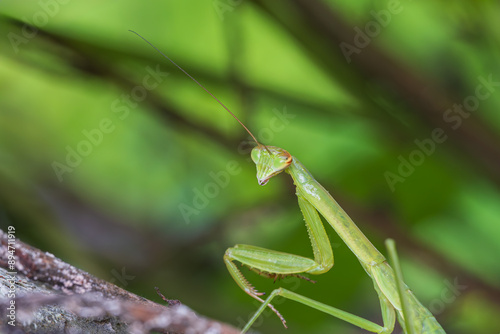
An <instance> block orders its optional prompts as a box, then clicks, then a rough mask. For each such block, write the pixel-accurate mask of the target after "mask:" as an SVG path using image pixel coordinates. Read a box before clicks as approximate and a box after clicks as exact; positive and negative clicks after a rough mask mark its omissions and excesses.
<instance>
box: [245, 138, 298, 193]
mask: <svg viewBox="0 0 500 334" xmlns="http://www.w3.org/2000/svg"><path fill="white" fill-rule="evenodd" d="M252 160H253V162H254V163H255V165H256V166H257V180H258V181H259V184H260V185H261V186H263V185H265V184H266V183H267V182H268V181H269V179H270V178H272V177H273V176H275V175H278V174H279V173H281V172H282V171H284V170H285V169H287V168H288V166H290V164H291V163H292V160H293V158H292V156H291V155H290V153H288V152H287V151H285V150H284V149H282V148H279V147H276V146H264V145H257V146H256V147H254V148H253V150H252Z"/></svg>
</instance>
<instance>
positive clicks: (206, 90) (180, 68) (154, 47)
mask: <svg viewBox="0 0 500 334" xmlns="http://www.w3.org/2000/svg"><path fill="white" fill-rule="evenodd" d="M129 31H130V32H132V33H134V34H136V35H137V36H139V37H140V38H142V39H143V40H144V41H145V42H146V43H148V44H149V45H151V46H152V47H153V49H155V50H156V51H158V52H159V53H160V54H161V55H162V56H163V57H165V58H167V59H168V60H170V62H171V63H172V64H174V65H175V67H177V68H178V69H179V70H181V71H182V72H184V74H185V75H187V76H188V77H190V78H191V80H193V81H194V82H196V83H197V84H198V86H200V87H201V88H203V89H204V90H205V92H207V93H208V94H210V96H212V97H213V98H214V99H215V101H217V102H219V104H220V105H221V106H222V107H224V109H226V110H227V112H228V113H230V114H231V116H233V117H234V118H235V119H236V120H237V121H238V123H240V124H241V126H242V127H243V128H245V130H247V132H248V133H249V134H250V136H252V138H253V140H254V141H255V143H256V144H257V145H260V143H259V142H258V141H257V139H256V138H255V136H254V135H253V134H252V132H250V130H248V128H247V127H246V126H245V124H243V123H242V122H241V121H240V119H239V118H238V117H236V115H235V114H233V113H232V112H231V110H229V108H228V107H226V106H225V105H224V103H222V102H221V101H220V100H219V99H218V98H216V97H215V96H214V94H212V93H210V91H209V90H208V89H206V88H205V86H203V85H202V84H201V83H199V82H198V80H196V79H195V78H193V77H192V76H191V75H190V74H189V73H188V72H186V71H184V69H183V68H182V67H180V66H179V65H177V64H176V63H175V62H174V61H173V60H172V59H170V58H169V57H168V56H167V55H166V54H164V53H163V52H161V51H160V50H159V49H158V48H157V47H156V46H154V45H153V44H152V43H151V42H150V41H148V40H147V39H145V38H144V37H142V36H141V35H139V34H138V33H136V32H135V31H133V30H129ZM264 147H266V149H267V146H264ZM268 150H269V149H268ZM269 153H270V152H269Z"/></svg>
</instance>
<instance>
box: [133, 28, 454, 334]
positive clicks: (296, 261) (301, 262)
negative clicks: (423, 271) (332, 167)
mask: <svg viewBox="0 0 500 334" xmlns="http://www.w3.org/2000/svg"><path fill="white" fill-rule="evenodd" d="M131 32H133V33H134V34H136V35H138V36H139V37H140V38H142V39H143V40H144V41H145V42H146V43H148V44H149V45H150V46H152V47H153V48H154V49H155V50H156V51H158V52H159V53H160V54H161V55H163V56H164V57H165V58H166V59H168V60H169V61H170V62H171V63H172V64H173V65H175V66H176V67H177V68H179V69H180V70H181V71H182V72H184V74H186V75H187V76H188V77H189V78H191V79H192V80H193V81H194V82H196V83H197V84H198V85H199V86H200V87H201V88H203V89H204V90H205V91H206V92H207V93H208V94H210V95H211V96H212V97H213V98H214V99H215V100H216V101H217V102H218V103H219V104H220V105H221V106H222V107H223V108H224V109H225V110H226V111H228V112H229V113H230V114H231V115H232V116H233V117H234V118H235V119H236V120H237V121H238V122H239V123H240V124H241V126H243V128H244V129H245V130H246V131H247V132H248V133H249V134H250V136H251V137H252V138H253V140H254V141H255V143H256V144H257V146H256V147H254V148H253V149H252V152H251V158H252V160H253V162H254V163H255V165H256V166H257V180H258V182H259V184H260V185H262V186H263V185H265V184H266V183H267V182H268V181H269V180H270V179H271V178H272V177H274V176H276V175H278V174H280V173H282V172H285V173H286V174H289V175H290V176H291V177H292V180H293V183H294V184H295V187H296V195H297V199H298V202H299V207H300V210H301V212H302V215H303V216H304V220H305V223H306V228H307V231H308V233H309V237H310V241H311V245H312V249H313V254H314V259H310V258H307V257H303V256H299V255H294V254H288V253H283V252H278V251H275V250H270V249H265V248H261V247H256V246H251V245H236V246H234V247H232V248H229V249H228V250H226V253H225V254H224V262H225V264H226V266H227V269H228V271H229V273H230V274H231V276H232V277H233V279H234V280H235V282H236V283H237V284H238V286H239V287H240V288H241V289H243V291H245V292H246V293H247V294H248V295H250V296H251V297H253V298H255V299H256V300H258V301H259V302H261V303H262V304H261V306H260V307H259V309H258V310H257V311H256V312H255V314H254V315H253V316H252V318H251V319H250V320H249V321H248V323H247V324H246V326H245V327H244V328H243V329H242V331H241V333H245V332H247V331H248V330H249V329H250V327H251V326H252V324H253V323H254V322H255V320H256V319H257V318H258V317H259V316H260V315H261V314H262V312H264V310H265V309H266V308H267V307H269V308H270V309H271V310H272V311H273V312H274V313H276V315H277V316H278V317H279V318H280V320H281V321H282V323H283V325H284V326H285V327H286V321H285V319H284V318H283V316H282V315H281V314H280V313H279V312H278V310H276V308H275V307H274V306H273V305H272V304H271V301H272V300H273V299H274V298H275V297H276V296H282V297H284V298H287V299H291V300H294V301H296V302H299V303H302V304H304V305H307V306H309V307H312V308H314V309H317V310H319V311H322V312H325V313H327V314H330V315H332V316H334V317H336V318H338V319H341V320H344V321H346V322H348V323H351V324H353V325H355V326H358V327H360V328H362V329H365V330H367V331H370V332H373V333H392V332H393V330H394V326H395V322H396V318H397V319H398V321H399V323H400V325H401V327H402V328H403V330H404V331H405V333H411V334H443V333H445V331H444V330H443V329H442V327H441V326H440V325H439V323H438V322H437V320H436V319H435V318H434V316H433V315H432V314H431V312H430V311H429V310H428V309H427V308H425V307H424V306H423V305H422V304H421V303H420V302H419V301H418V299H417V298H416V297H415V295H414V294H413V293H412V291H411V290H410V289H409V288H408V287H407V286H406V284H405V283H404V282H403V278H402V274H401V269H400V266H399V262H398V261H397V254H396V250H395V245H394V241H392V240H387V241H386V245H387V248H388V250H389V254H390V257H391V259H392V260H393V261H392V262H393V265H394V267H395V269H396V270H393V268H392V267H391V266H390V265H389V264H388V262H387V260H386V258H385V257H384V256H383V255H382V253H380V252H379V251H378V250H377V249H376V248H375V247H374V246H373V245H372V243H371V242H370V241H369V240H368V239H367V237H366V236H365V235H364V234H363V232H361V230H360V229H359V228H358V227H357V226H356V224H355V223H354V222H353V221H352V220H351V218H350V217H349V216H348V215H347V213H346V212H345V211H344V210H343V209H342V208H341V207H340V206H339V204H338V203H337V202H336V201H335V200H334V199H333V197H332V196H331V195H330V194H329V193H328V191H327V190H326V189H325V188H323V186H321V184H319V183H318V181H316V180H315V179H314V177H313V176H312V175H311V174H310V173H309V171H308V170H307V169H306V168H305V167H304V165H303V164H302V163H301V162H300V161H299V160H298V159H297V158H296V157H294V156H292V155H291V154H290V153H288V152H287V151H286V150H284V149H282V148H279V147H275V146H266V145H263V144H260V143H259V142H258V141H257V139H256V138H255V136H254V135H253V134H252V133H251V132H250V130H248V128H247V127H246V126H245V125H244V124H243V123H242V122H241V121H240V120H239V119H238V118H237V117H236V116H235V115H234V114H233V113H232V112H231V111H230V110H229V109H228V108H227V107H226V106H225V105H224V104H223V103H222V102H221V101H219V99H217V98H216V97H215V96H214V95H213V94H212V93H210V92H209V91H208V90H207V89H206V88H205V87H204V86H203V85H202V84H200V83H199V82H198V81H197V80H196V79H195V78H193V77H192V76H191V75H190V74H188V73H187V72H186V71H184V70H183V69H182V68H181V67H180V66H179V65H177V64H176V63H175V62H174V61H172V60H171V59H170V58H169V57H168V56H166V55H165V54H164V53H163V52H161V51H160V50H159V49H158V48H156V47H155V46H154V45H153V44H151V43H150V42H149V41H148V40H146V39H145V38H144V37H142V36H141V35H139V34H138V33H136V32H135V31H132V30H131ZM320 215H321V216H323V218H324V219H325V220H326V221H327V222H328V223H329V224H330V225H331V226H332V228H333V229H334V230H335V232H337V234H338V235H339V236H340V238H341V239H342V240H343V241H344V242H345V243H346V245H347V246H348V247H349V248H350V250H351V251H352V252H353V253H354V254H355V255H356V257H357V258H358V260H359V262H360V263H361V266H362V267H363V269H364V270H365V271H366V273H367V274H368V276H369V277H370V278H371V279H372V281H373V285H374V288H375V291H376V292H377V294H378V298H379V301H380V307H381V311H382V319H383V326H381V325H378V324H376V323H374V322H372V321H369V320H367V319H364V318H362V317H359V316H356V315H353V314H351V313H348V312H345V311H342V310H340V309H338V308H335V307H332V306H329V305H326V304H323V303H321V302H318V301H316V300H313V299H310V298H308V297H305V296H302V295H299V294H297V293H295V292H292V291H290V290H287V289H284V288H281V287H280V288H277V289H275V290H273V291H272V292H271V294H270V295H269V296H268V297H267V298H266V299H265V300H264V299H262V298H261V296H262V295H264V293H262V292H258V291H257V290H256V289H255V288H254V287H253V286H252V285H251V284H250V283H249V282H248V280H247V279H246V278H245V277H244V276H243V273H242V272H241V271H240V269H239V268H238V267H237V266H236V264H235V262H239V263H241V264H243V265H245V266H247V267H248V268H250V269H251V270H253V271H255V272H257V273H258V274H260V275H262V276H265V277H269V278H278V277H284V276H288V275H293V276H298V277H301V278H305V277H304V276H301V274H304V273H305V274H312V275H319V274H323V273H325V272H327V271H328V270H330V269H331V268H332V266H333V262H334V261H333V251H332V247H331V244H330V241H329V239H328V235H327V233H326V231H325V227H324V226H323V223H322V221H321V218H320ZM306 279H307V278H306Z"/></svg>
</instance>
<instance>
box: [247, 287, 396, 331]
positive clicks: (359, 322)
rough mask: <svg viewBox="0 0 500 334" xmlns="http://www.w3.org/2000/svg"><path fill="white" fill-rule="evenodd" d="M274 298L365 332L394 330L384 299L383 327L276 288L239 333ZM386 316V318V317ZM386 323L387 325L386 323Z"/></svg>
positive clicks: (390, 314) (381, 303)
mask: <svg viewBox="0 0 500 334" xmlns="http://www.w3.org/2000/svg"><path fill="white" fill-rule="evenodd" d="M276 296H282V297H285V298H288V299H290V300H294V301H296V302H299V303H302V304H304V305H307V306H309V307H312V308H314V309H317V310H319V311H322V312H325V313H327V314H330V315H332V316H334V317H336V318H338V319H341V320H344V321H346V322H348V323H351V324H353V325H355V326H358V327H360V328H363V329H365V330H367V331H370V332H373V333H384V334H388V333H391V332H392V330H393V329H394V322H395V316H394V309H393V308H392V306H391V305H390V303H389V302H388V301H387V300H386V299H385V298H383V299H380V305H381V306H382V314H383V315H384V316H383V319H384V327H382V326H380V325H378V324H376V323H374V322H371V321H369V320H366V319H364V318H361V317H358V316H357V315H354V314H351V313H348V312H345V311H342V310H340V309H338V308H335V307H332V306H329V305H326V304H323V303H320V302H318V301H316V300H313V299H311V298H307V297H304V296H302V295H299V294H297V293H295V292H292V291H289V290H287V289H283V288H278V289H276V290H274V291H273V292H272V293H271V294H270V295H269V297H267V299H266V300H265V301H264V302H263V303H262V305H261V306H260V308H259V309H258V310H257V312H255V314H254V315H253V316H252V318H251V319H250V320H249V321H248V323H247V324H246V326H245V327H244V328H243V330H242V331H241V333H242V334H243V333H246V332H247V331H248V330H249V329H250V327H251V326H252V324H253V323H254V322H255V320H257V318H258V317H259V316H260V315H261V313H262V312H264V310H265V308H266V306H269V305H271V304H270V303H271V301H272V300H273V298H274V297H276ZM386 315H387V317H386ZM386 321H388V323H386Z"/></svg>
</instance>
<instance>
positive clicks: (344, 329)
mask: <svg viewBox="0 0 500 334" xmlns="http://www.w3.org/2000/svg"><path fill="white" fill-rule="evenodd" d="M499 14H500V5H499V4H498V2H494V1H467V2H460V3H447V2H436V1H400V2H398V1H389V2H385V1H366V0H364V1H356V2H353V1H321V2H320V1H305V0H302V1H299V0H293V1H229V0H220V1H219V0H213V1H212V0H210V1H195V0H191V1H149V2H139V1H78V0H69V1H55V0H46V1H39V2H35V1H13V0H12V1H8V0H4V1H2V2H1V3H0V32H1V36H2V38H1V40H0V41H1V42H0V43H1V45H0V48H1V49H0V50H1V51H0V57H1V58H0V59H1V60H0V189H1V191H0V196H1V199H0V223H1V228H2V229H5V228H6V226H8V225H13V226H15V227H16V231H17V237H19V238H20V239H21V240H23V241H25V242H28V243H30V244H32V245H34V246H36V247H39V248H41V249H42V250H44V251H49V252H51V253H53V254H54V255H56V256H57V257H60V258H62V259H63V260H65V261H66V262H68V263H70V264H73V265H75V266H77V267H79V268H82V269H84V270H86V271H88V272H90V273H92V274H94V275H96V276H98V277H100V278H103V279H105V280H108V281H112V282H115V283H116V284H117V285H119V286H121V287H123V288H125V289H127V290H129V291H132V292H135V293H137V294H140V295H143V296H145V297H147V298H150V299H152V300H156V301H158V302H161V300H160V298H159V297H158V296H157V295H156V292H155V291H154V289H153V287H154V286H158V287H160V289H161V291H162V292H163V293H164V294H165V295H166V296H167V297H169V298H176V299H180V300H181V302H183V303H185V304H186V305H188V306H190V307H192V308H193V309H194V310H196V311H198V312H199V313H201V314H203V315H206V316H209V317H213V318H215V319H218V320H221V321H225V322H228V323H230V324H233V325H235V326H240V327H241V326H242V325H243V324H244V322H246V320H247V319H248V318H249V317H250V316H251V314H252V313H253V312H254V311H255V310H256V308H257V306H256V304H255V302H254V301H253V300H252V298H250V297H248V296H247V295H246V294H245V293H244V292H243V291H241V290H240V289H239V288H238V286H237V285H236V284H235V283H234V282H233V280H232V279H231V277H230V276H229V274H228V272H227V270H226V268H225V266H224V263H223V261H222V256H223V254H224V251H225V249H227V248H228V247H230V246H232V245H234V244H237V243H245V244H252V245H258V246H262V247H266V248H271V249H276V250H281V251H286V252H292V253H295V254H300V255H305V256H312V251H311V247H310V243H309V240H308V236H307V233H306V230H305V228H304V226H303V220H302V216H301V214H300V212H299V209H298V205H297V200H296V197H295V195H294V187H293V184H292V183H291V180H290V178H289V177H287V176H286V175H285V174H283V175H280V176H279V177H277V178H274V179H272V180H271V181H270V182H269V183H268V184H267V185H266V186H265V187H261V186H259V185H258V184H257V181H256V179H255V166H254V164H253V163H252V162H251V161H250V159H249V149H250V148H251V142H250V141H249V140H248V134H246V133H245V132H244V130H243V129H242V128H241V127H240V126H239V125H238V124H237V122H236V121H235V120H234V119H233V118H232V117H230V116H229V115H228V114H227V113H226V112H225V111H224V110H223V109H222V108H221V107H220V106H219V105H218V104H217V103H216V102H215V101H214V100H213V99H212V98H211V97H210V96H209V95H208V94H206V93H205V92H204V91H203V90H202V89H201V88H200V87H198V86H197V85H196V84H195V83H193V82H192V81H191V80H190V79H189V78H187V77H186V76H185V75H184V74H182V73H181V72H180V71H179V70H178V69H176V68H174V67H173V66H172V65H171V64H170V63H169V62H168V61H166V60H165V59H163V58H162V57H161V55H160V54H158V53H157V52H156V51H155V50H153V49H152V48H151V47H150V46H148V45H147V44H146V43H144V41H142V40H140V39H139V38H138V37H137V36H135V35H133V34H132V33H130V32H128V30H129V29H133V30H135V31H137V32H139V33H140V34H142V35H143V36H144V37H146V38H148V39H149V40H150V41H151V42H152V43H154V44H155V45H156V46H157V47H158V48H159V49H161V50H162V51H164V52H165V53H166V54H168V55H169V56H170V57H171V58H173V59H174V60H175V61H176V62H178V63H179V64H180V65H181V66H182V67H184V69H185V70H187V71H188V72H189V73H190V74H192V75H193V76H194V77H195V78H197V79H198V80H199V81H201V82H202V83H203V84H204V85H205V86H206V87H207V88H208V89H209V90H210V91H211V92H212V93H213V94H214V95H216V96H217V97H218V98H219V99H220V100H222V101H223V102H224V103H225V104H226V105H227V106H228V107H229V108H230V109H231V110H232V111H233V112H234V113H235V114H237V115H238V116H239V117H240V118H241V119H242V121H243V122H245V124H246V125H247V126H248V127H249V128H250V129H252V130H253V131H254V132H255V134H256V135H257V136H258V138H259V139H260V140H261V141H262V142H264V143H265V144H270V145H276V146H281V147H283V148H285V149H287V150H289V152H290V153H291V154H293V155H294V156H296V157H297V158H298V159H300V160H301V162H302V163H303V164H304V165H305V166H306V167H307V168H308V169H309V170H310V172H311V173H312V174H313V175H314V176H315V177H316V178H317V180H318V181H319V182H320V183H322V184H323V185H324V186H325V188H327V189H328V190H329V191H330V192H331V193H332V195H333V196H334V197H335V198H336V199H337V200H338V202H339V203H340V204H341V205H342V206H343V207H344V208H345V209H346V211H347V212H348V213H349V214H350V215H351V217H352V218H353V220H354V221H355V222H356V223H357V224H358V225H359V227H360V228H361V229H362V230H363V231H364V232H365V233H366V234H367V236H368V238H369V239H370V240H372V242H373V243H374V244H375V245H376V246H377V247H378V248H379V249H381V250H382V251H383V252H384V253H385V249H384V247H383V241H384V239H386V238H388V237H391V238H394V239H395V240H396V242H397V246H398V249H399V253H400V256H401V258H402V261H403V272H404V274H405V280H406V281H407V283H408V284H409V285H410V287H412V289H413V290H414V291H415V293H416V295H417V296H418V297H419V298H420V299H421V300H422V302H423V304H424V305H426V306H427V307H429V309H431V311H433V312H434V313H435V314H436V317H437V319H438V320H439V321H440V323H441V324H442V325H443V327H444V328H445V329H446V331H447V332H448V333H498V331H499V330H500V319H499V318H498V313H499V310H500V261H499V254H500V224H499V223H500V218H499V217H500V205H499V203H500V193H499V187H500V176H499V174H498V167H499V166H500V141H499V138H500V136H499V132H500V114H499V113H498V110H499V108H500V85H499V84H498V83H497V82H498V81H500V71H499V62H498V60H499V56H500V49H499V41H500V21H499V20H498V16H499ZM26 24H28V25H26ZM33 26H34V27H37V28H38V29H35V28H33ZM167 73H168V75H167ZM488 82H489V83H488ZM454 105H455V107H454ZM461 105H462V106H463V107H461ZM450 108H451V109H450ZM460 108H461V109H460ZM327 231H328V234H329V236H330V239H331V242H332V245H333V248H334V253H335V266H334V267H333V269H332V270H331V271H330V272H329V273H327V274H324V275H321V276H318V277H312V278H313V279H315V280H317V283H316V284H311V283H309V282H306V281H299V280H298V279H295V278H288V279H285V280H283V281H282V282H280V283H275V284H273V283H272V282H270V280H269V279H265V278H263V277H260V276H258V275H256V274H254V273H252V272H249V271H245V274H246V276H247V278H248V279H249V280H250V281H251V282H252V283H254V285H255V286H256V287H257V289H259V290H261V291H267V292H269V291H271V290H272V289H273V287H276V286H278V285H283V286H285V287H287V288H289V289H291V290H294V291H296V292H298V293H301V294H304V295H306V296H309V297H311V298H314V299H317V300H319V301H322V302H324V303H327V304H330V305H333V306H336V307H339V308H341V309H344V310H347V311H350V312H352V313H354V314H357V315H360V316H363V317H366V318H368V319H371V320H374V321H377V322H378V323H381V317H380V310H379V303H378V300H377V297H376V294H375V292H374V290H373V285H372V283H371V280H370V279H369V278H368V277H367V276H366V274H365V273H364V271H363V270H362V268H361V266H360V265H359V263H358V262H357V260H356V258H355V257H354V255H353V254H352V253H350V251H349V249H348V248H347V247H346V246H345V245H344V244H343V243H342V241H341V240H340V239H339V237H338V236H337V235H336V234H335V232H334V231H333V230H332V229H331V228H330V227H329V226H327ZM275 304H277V305H276V306H277V308H278V309H279V310H280V311H281V313H282V314H283V316H284V317H285V318H286V319H287V321H288V325H289V329H288V330H285V329H284V328H283V327H282V325H281V323H280V321H279V320H278V318H277V317H276V316H274V315H272V314H267V315H265V316H263V317H262V318H261V319H260V320H259V321H258V323H257V324H256V326H255V327H254V328H255V329H256V330H258V331H260V332H262V333H288V334H293V333H304V332H305V333H361V332H362V331H361V330H359V329H357V328H355V327H353V326H351V325H348V324H345V323H342V322H341V321H339V320H337V319H334V318H332V317H329V316H327V315H324V314H321V313H320V312H317V311H315V310H312V309H308V308H307V307H305V306H303V305H300V304H297V303H294V302H291V301H284V302H283V301H277V302H276V303H275Z"/></svg>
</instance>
